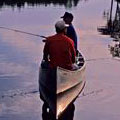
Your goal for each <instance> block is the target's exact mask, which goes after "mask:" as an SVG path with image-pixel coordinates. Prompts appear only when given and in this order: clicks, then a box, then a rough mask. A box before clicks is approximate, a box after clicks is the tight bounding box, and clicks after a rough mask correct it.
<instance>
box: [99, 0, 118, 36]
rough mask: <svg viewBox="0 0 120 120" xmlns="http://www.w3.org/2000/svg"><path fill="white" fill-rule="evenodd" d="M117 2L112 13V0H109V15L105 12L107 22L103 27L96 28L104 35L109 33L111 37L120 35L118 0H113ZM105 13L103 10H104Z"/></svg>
mask: <svg viewBox="0 0 120 120" xmlns="http://www.w3.org/2000/svg"><path fill="white" fill-rule="evenodd" d="M115 1H116V2H117V5H116V12H115V15H113V3H114V2H113V0H111V9H110V12H109V15H108V13H107V24H106V26H105V27H102V28H98V30H99V31H100V32H101V33H102V34H105V35H111V36H112V37H116V35H117V36H119V37H120V7H119V4H120V0H115ZM104 15H105V12H104ZM113 16H114V17H113Z"/></svg>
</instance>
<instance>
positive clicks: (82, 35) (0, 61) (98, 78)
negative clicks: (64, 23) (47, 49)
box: [0, 0, 120, 120]
mask: <svg viewBox="0 0 120 120" xmlns="http://www.w3.org/2000/svg"><path fill="white" fill-rule="evenodd" d="M110 2H111V0H99V1H98V0H87V1H84V0H82V1H76V4H73V6H72V5H71V4H69V2H68V3H67V4H66V3H65V5H64V4H61V5H59V4H57V3H56V4H54V5H53V4H50V3H49V4H47V3H41V4H40V3H39V4H37V3H36V4H35V6H31V5H30V6H28V5H27V4H26V3H25V4H24V7H22V6H21V7H19V8H17V7H16V6H17V5H16V3H14V4H13V7H11V6H10V5H9V4H7V6H6V5H4V6H3V7H2V6H1V9H0V27H1V26H2V27H7V28H11V29H17V30H22V31H26V32H30V33H35V34H39V35H45V36H48V35H51V34H54V33H55V32H54V23H55V22H56V21H57V20H59V19H60V17H61V16H62V15H63V14H64V12H65V11H69V12H72V13H73V14H74V17H75V19H74V22H73V24H74V26H75V28H76V31H77V35H78V38H79V48H80V50H81V51H82V52H83V54H84V56H85V57H86V60H87V68H86V81H87V84H86V87H85V89H84V92H83V93H84V94H83V95H82V94H81V95H80V97H79V98H78V99H77V100H76V102H75V112H74V120H119V119H120V101H119V99H120V93H119V92H120V87H119V85H120V74H119V71H120V61H119V60H116V59H113V58H112V57H111V55H110V53H109V50H108V44H109V42H110V41H111V40H112V39H111V38H110V37H109V36H102V35H100V33H98V31H97V27H99V26H104V25H105V24H106V20H105V19H104V18H103V13H104V11H108V10H109V9H110ZM3 3H4V2H3ZM72 3H73V1H72ZM1 4H2V2H1V3H0V5H1ZM4 4H5V3H4ZM43 46H44V43H42V38H39V37H35V36H32V35H27V34H23V33H18V32H14V31H11V30H7V29H1V28H0V68H1V69H0V120H28V119H29V120H42V116H41V113H42V111H41V106H42V102H41V101H40V99H39V92H38V71H39V64H40V61H41V59H42V50H43Z"/></svg>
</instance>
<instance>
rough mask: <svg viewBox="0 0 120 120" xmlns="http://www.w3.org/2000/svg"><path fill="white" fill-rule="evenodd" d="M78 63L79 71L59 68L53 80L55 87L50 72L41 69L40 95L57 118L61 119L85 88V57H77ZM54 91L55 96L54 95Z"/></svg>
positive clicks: (79, 55)
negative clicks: (49, 75)
mask: <svg viewBox="0 0 120 120" xmlns="http://www.w3.org/2000/svg"><path fill="white" fill-rule="evenodd" d="M76 63H77V64H78V66H79V69H76V70H73V71H71V70H66V69H63V68H60V67H57V72H56V73H55V74H56V79H55V80H53V81H54V83H55V84H54V85H52V84H51V85H50V83H53V81H52V80H48V79H49V77H48V74H47V73H48V70H47V69H44V68H41V67H40V74H39V86H40V87H39V88H40V93H41V94H42V96H43V98H44V100H45V102H47V104H48V106H49V107H50V109H51V110H52V111H53V112H54V113H55V115H56V118H59V117H60V115H62V113H63V112H64V111H65V110H66V108H67V107H68V106H69V105H70V104H71V103H72V102H74V100H75V99H76V98H77V97H78V95H79V94H80V93H81V91H82V90H83V88H84V86H85V67H86V64H85V60H84V57H83V56H82V55H81V54H80V53H79V54H78V56H77V57H76ZM54 88H55V89H54ZM53 90H54V93H53V94H54V96H53V95H52V92H53ZM51 91H52V92H51ZM53 97H54V99H53Z"/></svg>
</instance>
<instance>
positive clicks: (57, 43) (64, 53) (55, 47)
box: [43, 21, 76, 70]
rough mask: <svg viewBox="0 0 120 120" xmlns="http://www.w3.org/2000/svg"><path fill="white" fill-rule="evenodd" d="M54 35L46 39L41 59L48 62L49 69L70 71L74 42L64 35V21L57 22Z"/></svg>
mask: <svg viewBox="0 0 120 120" xmlns="http://www.w3.org/2000/svg"><path fill="white" fill-rule="evenodd" d="M55 29H56V34H55V35H53V36H50V37H48V38H47V40H46V43H45V46H44V51H43V54H44V55H43V59H44V60H45V61H50V68H56V67H57V66H59V67H62V68H65V69H69V70H71V69H72V64H73V63H75V56H76V53H75V49H74V42H73V40H71V39H70V38H69V37H67V36H66V35H65V32H66V25H65V22H64V21H58V22H57V23H56V24H55Z"/></svg>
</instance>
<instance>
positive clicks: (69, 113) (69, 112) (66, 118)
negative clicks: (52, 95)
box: [42, 103, 75, 120]
mask: <svg viewBox="0 0 120 120" xmlns="http://www.w3.org/2000/svg"><path fill="white" fill-rule="evenodd" d="M74 111H75V105H74V104H73V103H72V104H70V105H69V106H68V108H67V109H66V111H64V113H63V114H62V115H61V116H60V118H59V120H73V118H74ZM42 120H56V118H55V116H54V115H53V114H52V112H51V111H48V110H47V105H46V104H43V107H42Z"/></svg>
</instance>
